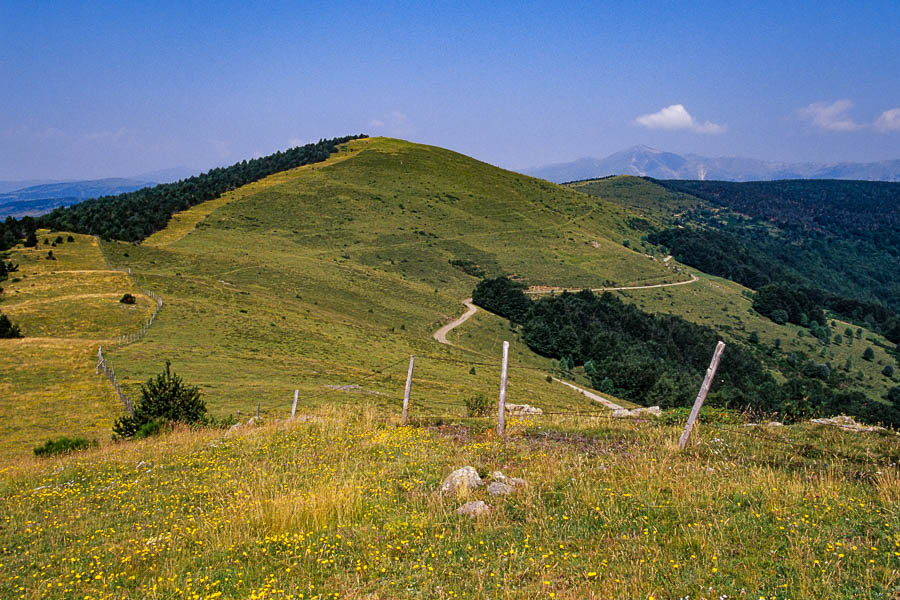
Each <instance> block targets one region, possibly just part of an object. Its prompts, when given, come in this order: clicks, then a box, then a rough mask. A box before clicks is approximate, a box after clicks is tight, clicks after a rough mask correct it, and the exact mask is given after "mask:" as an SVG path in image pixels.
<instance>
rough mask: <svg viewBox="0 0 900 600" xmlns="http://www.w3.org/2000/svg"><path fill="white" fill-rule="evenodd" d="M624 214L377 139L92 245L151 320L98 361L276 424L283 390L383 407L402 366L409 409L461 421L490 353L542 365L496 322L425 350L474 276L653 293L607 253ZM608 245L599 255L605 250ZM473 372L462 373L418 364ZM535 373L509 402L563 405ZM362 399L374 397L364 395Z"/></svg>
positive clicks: (487, 372)
mask: <svg viewBox="0 0 900 600" xmlns="http://www.w3.org/2000/svg"><path fill="white" fill-rule="evenodd" d="M626 218H627V212H626V211H625V210H624V209H622V208H621V207H618V206H616V205H614V204H612V203H607V202H603V201H595V200H592V199H587V198H586V197H585V196H584V195H581V194H577V193H575V192H569V191H566V190H564V189H562V188H559V187H558V186H554V185H551V184H547V183H546V182H542V181H539V180H535V179H531V178H528V177H525V176H522V175H518V174H514V173H510V172H507V171H503V170H500V169H497V168H495V167H491V166H489V165H486V164H483V163H479V162H477V161H474V160H472V159H469V158H466V157H464V156H461V155H459V154H455V153H453V152H450V151H447V150H441V149H438V148H432V147H427V146H421V145H415V144H410V143H407V142H402V141H398V140H391V139H383V138H380V139H365V140H356V141H353V142H350V143H349V144H346V145H345V146H343V148H342V151H341V152H340V153H339V154H337V155H336V156H333V157H332V158H331V159H330V160H329V161H328V162H327V163H323V164H316V165H309V166H304V167H300V168H298V169H294V170H291V171H287V172H284V173H280V174H277V175H274V176H272V177H270V178H267V179H264V180H262V181H260V182H257V183H255V184H252V185H250V186H246V187H244V188H240V189H238V190H235V191H234V192H231V193H229V194H226V195H225V196H223V197H222V198H220V199H217V200H214V201H212V202H210V203H207V204H202V205H199V206H197V207H195V208H193V209H191V210H189V211H186V212H184V213H181V214H180V215H178V216H177V217H176V218H175V219H174V220H173V221H172V223H171V224H170V227H169V228H167V229H166V230H164V231H162V232H160V233H159V234H156V235H154V236H151V237H150V238H148V239H147V240H146V241H145V242H144V243H143V244H141V245H130V244H124V243H104V248H105V249H106V251H107V253H108V254H109V256H110V258H111V260H112V261H113V262H114V263H115V264H119V265H127V266H130V267H131V268H132V269H133V270H134V272H135V274H136V276H137V277H138V279H139V281H140V282H141V284H142V285H143V286H144V287H146V288H147V289H151V290H154V291H156V292H157V293H159V294H160V295H161V296H162V297H163V298H164V299H165V300H166V308H165V309H164V311H163V313H161V314H160V317H159V319H158V320H157V323H156V324H154V327H153V329H152V330H151V332H150V334H149V335H148V336H147V338H146V339H145V340H144V341H143V342H142V343H141V344H138V345H134V346H131V347H128V348H125V349H122V350H121V351H116V352H114V353H113V354H112V360H113V362H114V363H115V364H116V366H117V370H118V372H119V373H120V375H122V376H123V378H124V379H125V381H126V384H129V385H132V386H133V385H135V384H137V382H139V381H143V380H144V379H146V378H147V377H148V376H149V375H151V374H152V373H154V372H156V371H157V370H158V369H159V368H160V364H161V360H162V358H163V357H167V358H171V359H172V361H173V364H174V366H175V368H176V369H177V370H178V371H179V372H180V373H182V374H183V375H184V376H185V378H186V379H187V380H188V381H192V382H196V383H198V384H200V385H201V386H202V389H203V391H204V394H205V395H206V396H207V398H208V401H209V402H210V405H211V408H212V409H213V411H214V412H217V413H228V412H231V413H234V412H236V411H237V410H241V411H242V413H243V414H246V413H247V412H248V411H251V410H253V411H255V408H256V403H257V402H259V403H260V404H261V407H262V410H263V411H264V412H265V411H285V410H287V408H288V407H289V404H290V400H291V397H292V392H293V390H294V389H300V390H301V391H302V392H303V393H302V394H301V396H302V397H304V398H307V399H308V401H309V402H310V403H316V402H321V401H324V400H321V399H320V398H319V396H320V395H321V394H322V393H323V392H327V402H328V403H332V402H335V401H337V402H347V403H350V404H351V405H352V404H354V403H357V402H359V401H360V397H361V394H360V393H355V394H350V393H344V392H331V391H328V390H327V388H325V386H328V385H332V386H334V385H343V384H349V383H353V382H355V381H356V380H357V379H360V378H363V377H368V378H369V379H367V383H366V385H365V386H364V387H365V389H366V390H367V392H369V396H371V397H372V398H375V399H376V400H378V401H381V402H383V403H384V404H385V405H388V404H391V403H394V404H396V402H397V396H398V393H399V391H400V390H401V389H402V386H403V379H404V378H405V370H406V369H405V365H404V364H399V365H396V366H394V368H393V370H392V371H391V372H389V373H386V374H383V375H377V376H375V375H374V374H373V370H374V369H378V368H380V367H382V366H385V365H389V364H393V363H395V362H398V361H400V362H401V363H402V362H403V361H404V360H405V357H408V355H409V354H415V355H417V356H419V357H420V360H419V361H418V362H417V367H416V374H417V379H416V384H415V394H414V396H415V402H416V403H415V405H414V410H419V409H422V408H427V409H428V410H429V412H431V413H432V414H434V413H435V412H440V411H439V410H438V408H439V407H441V408H442V409H443V411H451V413H452V414H457V413H459V412H460V411H461V410H462V404H461V400H462V399H463V398H464V397H466V396H467V395H471V394H473V393H476V392H479V391H481V392H484V393H486V394H490V395H492V396H493V395H494V394H495V393H496V387H497V378H496V376H497V370H498V364H497V363H498V362H499V361H498V357H499V355H500V344H501V342H502V341H503V339H509V340H510V341H512V342H513V353H512V361H513V365H514V368H515V366H516V365H520V366H523V367H533V368H538V369H546V368H548V367H549V362H548V361H546V360H544V359H541V358H539V357H535V356H533V355H532V354H531V353H530V352H529V351H528V350H527V349H526V348H525V347H524V345H519V344H518V343H516V342H515V338H514V335H513V334H512V333H511V332H509V330H508V324H507V323H506V322H505V321H504V320H501V319H499V318H496V317H493V316H490V315H485V323H484V325H483V326H484V327H487V328H489V329H492V331H493V333H492V334H490V335H485V336H481V337H479V338H478V339H477V340H472V342H471V344H469V341H468V339H467V342H466V343H467V344H469V345H468V346H467V348H468V350H469V351H468V352H466V351H462V350H454V349H449V348H447V347H444V346H441V345H439V344H437V343H436V342H434V341H433V340H432V339H431V334H432V332H433V331H434V330H435V329H437V327H438V326H440V325H441V324H442V323H443V322H445V321H446V320H449V318H451V317H453V316H455V315H458V314H460V313H461V312H462V310H463V309H462V306H461V304H460V300H461V299H462V298H465V297H467V296H468V295H470V294H471V290H472V288H473V287H474V285H475V283H476V282H477V278H475V277H472V276H470V275H467V274H465V273H464V272H462V271H461V270H460V269H459V268H456V267H454V266H453V265H451V264H450V261H453V260H461V261H471V262H472V263H474V264H477V265H478V266H479V267H480V268H481V269H483V270H484V271H485V272H487V273H494V274H497V273H509V274H515V275H518V276H521V277H524V278H525V279H527V280H528V281H531V282H535V283H548V284H575V285H597V284H600V283H603V282H604V281H614V282H617V283H623V284H635V283H644V282H646V283H655V282H660V281H671V280H678V279H685V278H686V275H678V274H675V273H673V272H671V271H669V270H667V269H666V268H665V267H664V265H661V264H660V263H659V262H658V261H653V260H650V259H649V258H648V257H646V256H644V255H642V254H640V253H637V252H634V251H632V250H629V249H627V248H625V247H623V246H622V245H620V244H619V243H617V241H616V240H618V239H620V238H625V237H633V235H634V233H635V232H634V231H633V230H631V229H629V227H628V225H627V224H626V223H625V220H626ZM611 238H612V239H611ZM427 356H434V357H437V358H438V359H453V360H457V361H459V360H463V361H470V362H471V361H474V362H486V361H487V362H490V363H491V364H490V365H485V366H478V365H475V373H474V374H473V373H470V370H471V365H467V364H459V363H453V362H445V361H440V360H432V359H428V358H426V357H427ZM545 376H546V373H545V372H543V371H542V370H537V371H532V370H525V369H520V370H519V371H517V372H514V375H513V377H512V383H511V386H512V388H511V392H510V393H511V401H512V402H526V403H529V404H537V405H539V406H545V407H549V406H556V405H567V404H568V403H570V402H574V403H576V404H578V403H579V402H581V403H582V404H583V403H584V401H581V400H579V397H578V396H577V395H575V394H567V393H566V392H565V390H563V391H558V390H556V388H555V386H553V385H550V384H548V383H547V382H546V381H545ZM373 393H377V394H385V395H384V396H382V395H374V396H373V395H372V394H373Z"/></svg>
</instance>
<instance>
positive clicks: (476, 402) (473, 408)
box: [465, 392, 491, 417]
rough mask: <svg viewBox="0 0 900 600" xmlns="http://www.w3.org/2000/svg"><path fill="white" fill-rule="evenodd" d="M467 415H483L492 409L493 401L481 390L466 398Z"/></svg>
mask: <svg viewBox="0 0 900 600" xmlns="http://www.w3.org/2000/svg"><path fill="white" fill-rule="evenodd" d="M465 403H466V416H469V417H483V416H485V415H487V414H488V412H489V411H490V410H491V401H490V400H488V399H487V396H485V395H484V394H482V393H481V392H479V393H477V394H475V395H474V396H471V397H469V398H466V400H465Z"/></svg>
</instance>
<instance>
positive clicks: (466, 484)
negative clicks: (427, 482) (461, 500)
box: [441, 466, 484, 494]
mask: <svg viewBox="0 0 900 600" xmlns="http://www.w3.org/2000/svg"><path fill="white" fill-rule="evenodd" d="M483 484H484V482H482V481H481V477H479V476H478V471H476V470H475V469H474V467H468V466H466V467H462V468H460V469H457V470H455V471H453V472H452V473H450V474H449V475H447V478H446V479H445V480H444V483H443V484H441V493H442V494H455V493H458V492H468V491H469V490H474V489H475V488H477V487H480V486H482V485H483Z"/></svg>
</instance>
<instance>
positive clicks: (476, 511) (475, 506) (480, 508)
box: [456, 500, 491, 519]
mask: <svg viewBox="0 0 900 600" xmlns="http://www.w3.org/2000/svg"><path fill="white" fill-rule="evenodd" d="M489 512H491V507H490V506H488V505H487V504H485V503H484V501H483V500H475V501H474V502H466V503H465V504H463V505H462V506H460V507H459V508H457V509H456V514H458V515H465V516H467V517H471V518H473V519H474V518H475V517H480V516H481V515H486V514H487V513H489Z"/></svg>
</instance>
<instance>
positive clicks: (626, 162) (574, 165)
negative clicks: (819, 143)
mask: <svg viewBox="0 0 900 600" xmlns="http://www.w3.org/2000/svg"><path fill="white" fill-rule="evenodd" d="M523 173H525V174H527V175H532V176H534V177H540V178H542V179H547V180H549V181H554V182H556V183H562V182H565V181H576V180H579V179H594V178H597V177H605V176H607V175H639V176H648V177H653V178H656V179H708V180H722V181H766V180H772V179H861V180H869V181H900V160H885V161H881V162H873V163H851V162H842V163H830V164H826V163H783V162H774V161H765V160H757V159H754V158H740V157H720V158H709V157H706V156H699V155H697V154H684V155H682V154H675V153H673V152H664V151H662V150H656V149H655V148H649V147H647V146H634V147H633V148H629V149H627V150H623V151H621V152H616V153H615V154H610V155H609V156H607V157H606V158H603V159H597V158H580V159H578V160H575V161H572V162H568V163H559V164H554V165H546V166H543V167H534V168H531V169H525V170H524V171H523Z"/></svg>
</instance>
